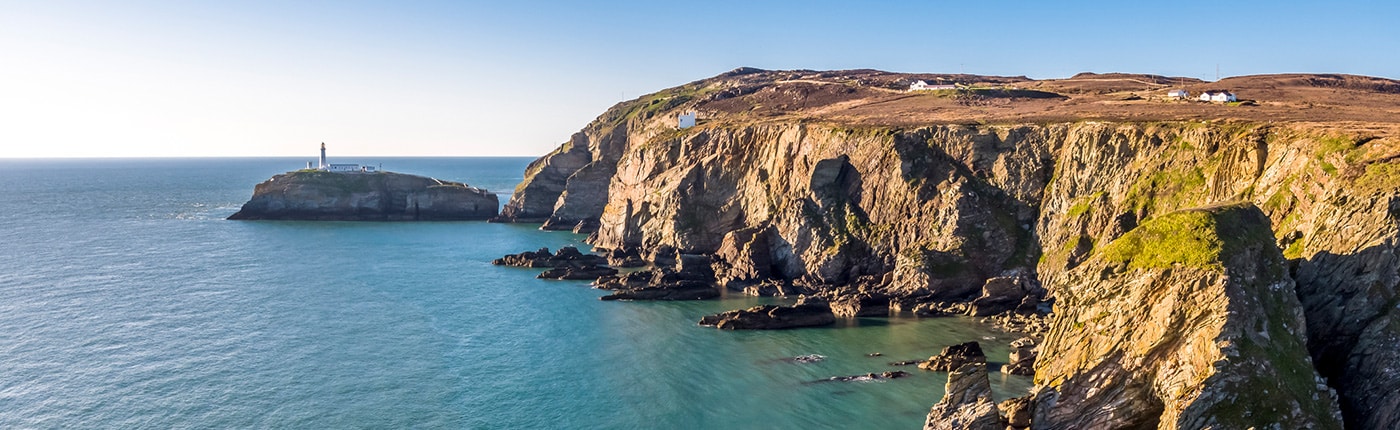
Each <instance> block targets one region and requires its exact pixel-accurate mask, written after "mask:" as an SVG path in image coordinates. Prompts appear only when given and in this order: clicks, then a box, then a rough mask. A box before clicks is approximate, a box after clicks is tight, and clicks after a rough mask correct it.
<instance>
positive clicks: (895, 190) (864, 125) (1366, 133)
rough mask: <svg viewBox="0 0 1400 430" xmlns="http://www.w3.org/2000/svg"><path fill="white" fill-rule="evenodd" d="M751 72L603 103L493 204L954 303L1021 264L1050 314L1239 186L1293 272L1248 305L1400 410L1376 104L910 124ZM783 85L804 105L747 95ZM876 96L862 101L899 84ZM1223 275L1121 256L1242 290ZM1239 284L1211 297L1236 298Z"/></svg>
mask: <svg viewBox="0 0 1400 430" xmlns="http://www.w3.org/2000/svg"><path fill="white" fill-rule="evenodd" d="M762 76H768V75H764V74H763V73H760V72H755V71H751V70H740V71H736V72H734V73H731V74H726V75H722V76H720V77H717V78H715V79H711V80H705V81H697V82H694V83H691V84H687V85H686V86H682V87H678V88H674V89H670V90H666V91H663V92H660V93H657V94H653V95H649V96H646V97H643V98H641V99H638V100H635V101H632V102H628V103H623V104H619V105H618V106H615V107H614V108H612V109H610V110H609V111H608V112H606V113H605V114H604V115H603V116H601V117H599V119H598V120H597V121H595V122H594V123H593V124H590V125H589V126H588V127H586V128H585V129H584V130H583V131H582V132H581V133H580V134H578V135H575V136H574V138H573V139H571V141H570V142H569V143H566V144H565V145H562V146H561V147H560V148H559V150H556V151H555V152H554V153H551V154H550V155H547V156H546V157H544V158H541V159H540V160H539V161H536V163H534V164H532V165H531V167H530V169H529V171H528V172H527V180H526V182H525V183H524V184H522V186H521V187H520V189H518V190H517V193H516V195H515V196H513V197H512V200H511V202H510V203H508V204H507V208H506V210H505V211H504V212H503V214H502V219H504V220H508V221H509V220H515V221H535V222H540V221H543V222H546V224H545V225H546V227H549V228H575V227H579V226H580V225H582V226H583V227H590V226H593V225H596V227H597V231H596V233H594V235H593V236H591V237H590V242H592V243H593V244H595V245H596V246H597V247H599V248H602V249H611V250H620V251H627V252H635V253H636V254H638V255H644V256H645V255H661V254H666V253H671V254H670V255H673V253H674V252H676V251H679V252H680V253H686V254H709V255H715V256H716V257H717V259H718V260H719V263H718V264H716V268H717V270H718V272H719V273H718V274H717V275H718V278H719V279H721V280H730V281H735V282H738V283H739V284H743V283H745V282H757V281H760V280H763V279H770V278H771V279H776V280H780V281H789V282H793V283H796V284H801V285H802V286H804V288H805V289H807V290H809V291H816V292H821V291H852V289H851V286H858V287H859V288H858V290H859V291H861V292H862V294H875V295H888V296H890V297H893V298H895V299H896V300H902V301H906V302H907V301H913V302H920V301H935V300H937V301H971V300H973V299H976V298H977V296H979V295H980V294H981V293H982V292H983V291H984V290H986V289H984V288H983V286H984V283H986V281H987V280H988V279H992V278H1005V277H1019V276H1029V277H1031V278H1033V279H1039V280H1040V281H1042V282H1043V283H1044V285H1045V286H1046V287H1047V288H1048V290H1049V291H1048V293H1047V295H1048V296H1049V298H1053V299H1056V300H1060V302H1058V303H1056V310H1057V314H1058V315H1057V318H1064V315H1069V314H1071V313H1074V314H1075V315H1078V314H1077V313H1075V312H1078V311H1077V310H1075V309H1073V307H1076V306H1088V305H1090V304H1091V303H1090V302H1092V301H1094V300H1095V299H1085V297H1096V296H1094V295H1093V294H1090V293H1089V292H1087V291H1080V290H1079V289H1081V288H1090V287H1089V286H1086V285H1083V284H1081V283H1080V282H1078V281H1075V280H1083V279H1084V277H1085V276H1087V275H1084V274H1082V273H1080V272H1081V271H1077V269H1078V268H1079V267H1080V266H1081V265H1084V264H1087V263H1086V262H1089V261H1090V260H1091V259H1092V258H1093V257H1094V256H1095V255H1098V254H1101V253H1102V252H1103V248H1104V246H1105V244H1109V243H1114V242H1115V241H1117V240H1119V239H1120V238H1122V237H1124V235H1125V234H1128V232H1130V231H1134V230H1135V229H1138V228H1139V227H1140V226H1141V225H1146V224H1148V223H1149V222H1151V221H1152V220H1154V219H1157V218H1160V217H1163V216H1165V215H1166V214H1170V213H1173V212H1175V211H1178V210H1181V209H1187V208H1194V207H1202V206H1210V205H1216V204H1221V203H1228V202H1248V203H1251V204H1253V205H1255V206H1257V207H1258V208H1260V210H1261V211H1262V213H1263V214H1264V215H1265V216H1266V218H1260V219H1256V220H1254V221H1257V222H1258V223H1260V224H1262V225H1261V226H1260V227H1259V228H1262V229H1264V231H1266V232H1269V233H1271V234H1270V236H1271V237H1272V238H1273V240H1274V241H1275V243H1276V244H1277V245H1278V247H1279V248H1281V249H1283V252H1282V253H1283V255H1284V256H1285V257H1286V258H1288V259H1290V260H1288V262H1287V263H1286V264H1284V266H1286V267H1287V268H1288V269H1289V271H1290V273H1287V274H1285V275H1286V277H1287V279H1288V280H1286V281H1279V282H1278V283H1270V284H1266V285H1275V284H1279V283H1282V284H1288V285H1289V288H1291V289H1296V292H1297V294H1296V295H1297V298H1298V299H1299V300H1300V302H1301V307H1302V310H1303V315H1304V317H1305V318H1304V321H1305V322H1304V323H1299V322H1298V321H1296V320H1293V319H1291V318H1292V317H1291V316H1290V315H1288V314H1287V312H1284V313H1283V314H1277V315H1275V314H1272V313H1271V314H1269V316H1267V317H1265V319H1266V320H1267V321H1270V324H1274V323H1277V322H1279V321H1288V324H1289V326H1288V333H1289V334H1290V336H1292V335H1293V334H1296V337H1290V339H1293V341H1290V342H1293V343H1298V344H1303V343H1304V342H1306V345H1307V349H1308V351H1309V352H1310V353H1311V356H1312V359H1313V362H1314V363H1315V364H1316V366H1317V369H1318V372H1319V373H1320V374H1321V375H1322V376H1323V377H1325V378H1326V380H1327V382H1328V383H1329V384H1331V386H1332V387H1335V388H1336V390H1337V392H1338V394H1339V395H1340V402H1341V406H1342V411H1343V412H1344V415H1345V417H1346V420H1347V423H1348V425H1349V426H1357V427H1358V428H1363V426H1364V427H1371V428H1374V427H1394V426H1400V422H1397V421H1396V420H1397V419H1400V418H1397V416H1398V415H1400V414H1398V413H1397V412H1396V405H1397V403H1400V394H1396V393H1393V392H1389V391H1391V390H1381V389H1377V388H1376V387H1378V385H1377V384H1381V383H1384V382H1385V381H1390V379H1387V378H1393V376H1390V375H1393V372H1391V373H1387V371H1388V369H1391V368H1394V367H1395V366H1396V365H1397V364H1400V356H1397V355H1400V354H1397V353H1396V352H1394V348H1387V347H1385V345H1388V344H1387V343H1385V342H1390V341H1392V340H1393V339H1394V338H1395V337H1396V333H1397V329H1396V327H1397V325H1396V323H1397V321H1400V319H1397V318H1400V314H1397V310H1396V303H1397V298H1396V291H1397V288H1400V274H1397V267H1400V261H1397V260H1396V258H1397V257H1396V254H1395V251H1396V249H1395V248H1396V246H1397V242H1398V241H1400V221H1398V220H1400V139H1397V137H1396V136H1400V133H1397V130H1400V127H1397V126H1396V125H1395V124H1375V123H1327V124H1318V123H1305V122H1287V123H1273V124H1271V123H1266V122H1260V121H1252V120H1228V118H1229V115H1230V114H1229V112H1230V111H1222V112H1225V113H1222V114H1220V115H1222V116H1223V117H1225V118H1227V119H1226V120H1219V119H1217V120H1207V121H1199V120H1198V121H1151V120H1116V121H1079V120H1062V121H1038V122H1029V123H1007V124H996V125H984V124H969V123H963V124H952V123H930V124H913V125H910V124H907V121H905V120H901V119H899V118H900V114H899V112H902V111H897V110H891V112H892V113H891V114H890V116H888V117H885V120H872V119H870V118H865V117H863V119H860V120H859V121H856V120H851V121H849V122H848V121H845V120H843V118H844V117H840V116H836V115H833V114H829V113H826V112H829V111H830V110H832V109H848V110H849V109H856V108H851V107H850V106H854V105H852V103H858V102H860V100H854V99H850V100H848V99H840V98H837V99H833V100H834V101H831V100H825V101H824V100H817V99H816V98H815V97H816V96H814V95H812V94H817V93H814V92H812V91H815V90H811V89H810V87H811V86H812V85H814V84H811V85H809V84H810V83H803V84H801V85H805V86H796V85H798V84H797V83H792V84H789V83H785V82H796V81H792V80H789V81H772V82H769V81H763V82H758V81H762V79H760V77H762ZM785 78H791V76H787V75H784V76H780V77H777V78H773V79H785ZM770 81H771V79H770ZM755 82H758V83H755ZM764 82H767V83H764ZM841 85H847V86H848V87H849V86H850V85H856V86H855V87H852V88H854V89H851V90H850V91H852V92H851V94H855V95H857V96H859V95H861V94H866V93H872V92H875V91H876V90H878V88H877V89H870V88H865V87H860V86H859V85H858V84H850V83H844V84H841ZM822 88H830V85H826V86H825V87H822ZM804 91H805V92H804ZM830 91H835V92H837V93H839V92H840V91H845V90H839V89H838V90H830ZM841 94H845V93H841ZM803 97H807V98H805V99H804V98H803ZM852 97H855V96H852ZM881 97H883V96H881ZM891 97H894V96H891ZM904 97H906V99H899V100H904V101H908V100H910V99H907V97H909V96H904ZM930 97H936V96H930ZM794 100H796V101H794ZM803 100H807V101H808V102H810V103H816V105H802V106H804V107H801V110H800V112H801V114H798V113H789V114H786V115H784V114H780V113H777V114H765V115H755V114H752V113H749V112H755V111H761V110H765V109H769V110H771V109H772V106H773V105H772V104H773V103H779V104H780V105H782V106H796V105H794V103H799V104H800V103H803ZM843 100H844V101H843ZM882 100H884V99H882ZM889 100H890V101H888V102H881V103H885V104H884V105H890V104H893V103H903V102H902V101H896V100H895V99H889ZM974 101H975V100H974ZM821 103H828V104H821ZM1035 103H1041V102H1040V101H1037V102H1035ZM735 106H740V107H742V106H749V108H744V109H738V108H736V107H735ZM813 106H815V107H813ZM791 109H793V111H792V112H798V111H799V110H798V108H797V107H794V108H791ZM861 109H866V111H868V110H869V109H873V108H861ZM891 109H892V108H891ZM938 109H942V108H938ZM968 109H983V108H976V107H972V108H968ZM1174 109H1175V108H1174ZM1241 109H1244V108H1241ZM687 110H697V111H700V112H701V113H702V115H701V118H702V121H701V124H700V125H699V126H697V127H695V128H691V129H686V130H677V129H675V127H674V118H675V114H676V113H678V112H681V111H687ZM984 110H985V109H984ZM862 112H865V111H862ZM1246 117H1247V116H1246ZM877 119H878V118H877ZM881 121H884V122H881ZM1246 218H1248V217H1246ZM595 222H596V224H593V223H595ZM589 229H590V228H585V229H584V230H585V231H587V230H589ZM663 250H664V251H666V252H661V251H663ZM1265 254H1267V253H1266V252H1264V251H1259V252H1258V253H1256V254H1252V255H1257V256H1264V255H1265ZM1259 264H1264V263H1262V262H1261V263H1259ZM1271 267H1272V266H1271ZM1240 270H1244V269H1240ZM1270 270H1272V268H1259V269H1258V270H1256V272H1258V273H1265V272H1269V271H1270ZM1221 273H1222V272H1208V271H1201V270H1197V269H1192V268H1182V269H1180V270H1168V271H1164V272H1163V273H1157V274H1153V275H1151V276H1148V275H1146V274H1142V275H1141V276H1148V278H1152V279H1155V280H1154V281H1152V282H1167V281H1168V280H1180V281H1183V282H1185V281H1189V282H1193V283H1194V282H1204V283H1205V285H1212V286H1215V287H1216V289H1217V290H1219V294H1225V295H1227V296H1228V294H1234V293H1229V292H1230V291H1235V292H1240V294H1244V295H1249V294H1254V293H1262V290H1259V289H1258V288H1254V287H1246V286H1243V285H1244V284H1238V285H1237V281H1239V279H1240V278H1239V277H1238V276H1235V275H1229V276H1227V275H1224V274H1221ZM1269 273H1272V272H1269ZM1024 274H1029V275H1024ZM1003 275H1005V276H1003ZM1125 276H1126V275H1125ZM1134 276H1137V275H1134ZM1257 276H1264V275H1262V274H1260V275H1257ZM1270 276H1272V275H1270ZM1154 277H1155V278H1154ZM1148 278H1143V279H1142V281H1143V282H1146V281H1147V280H1149V279H1148ZM1295 279H1296V281H1294V280H1295ZM1115 282H1117V281H1115ZM1251 282H1253V281H1251ZM1032 284H1034V282H1032ZM1248 285H1251V286H1257V285H1255V284H1252V283H1251V284H1248ZM1294 285H1296V287H1294ZM1280 288H1283V287H1280ZM771 290H772V289H759V288H753V289H750V290H749V291H756V292H759V291H771ZM1030 290H1033V288H1028V289H1024V290H1023V291H1030ZM1270 291H1272V290H1270ZM1157 294H1165V293H1153V295H1150V296H1151V297H1159V296H1158V295H1157ZM1172 294H1175V293H1172ZM1143 297H1148V296H1143ZM1013 299H1014V298H1013ZM1237 299H1238V300H1232V301H1228V303H1229V306H1237V305H1238V304H1239V303H1243V302H1242V300H1246V299H1245V298H1237ZM1255 299H1256V300H1263V298H1255ZM1270 300H1274V299H1270ZM1122 305H1123V306H1126V307H1128V309H1130V310H1137V311H1144V312H1147V311H1149V310H1150V309H1156V308H1154V307H1153V303H1145V302H1123V303H1122ZM1222 306H1226V305H1223V304H1222ZM1230 309H1232V308H1228V307H1226V308H1220V309H1216V310H1214V311H1212V312H1216V311H1218V312H1225V313H1227V314H1228V313H1229V312H1232V311H1230ZM1162 312H1168V311H1162ZM1172 312H1186V311H1185V310H1172V311H1170V312H1168V313H1172ZM1290 312H1291V311H1290ZM1208 314H1211V315H1214V313H1208ZM1062 322H1063V321H1060V322H1057V323H1056V324H1061V323H1062ZM1295 323H1296V324H1295ZM1225 324H1226V326H1229V327H1235V325H1234V324H1237V323H1236V322H1235V321H1233V320H1231V321H1228V322H1227V323H1225ZM1238 324H1243V323H1238ZM1299 325H1302V326H1305V327H1299ZM1171 327H1176V326H1171ZM1174 330H1175V329H1174ZM1209 330H1217V331H1219V330H1224V329H1221V328H1215V329H1209ZM1208 332H1209V331H1208V330H1207V331H1203V332H1201V333H1208ZM1184 335H1185V334H1184ZM1073 336H1081V337H1080V338H1076V339H1069V337H1073ZM1092 336H1093V333H1087V332H1079V331H1067V332H1065V333H1064V334H1063V335H1062V339H1063V341H1064V342H1069V343H1068V344H1071V345H1080V344H1082V342H1083V340H1084V339H1088V338H1090V337H1092ZM1203 336H1204V335H1203ZM1193 345H1194V343H1193ZM1201 345H1204V343H1201ZM1291 345H1292V344H1291V343H1290V344H1288V345H1285V346H1281V347H1289V346H1291ZM1218 348H1224V347H1218ZM1193 351H1196V350H1193ZM1289 353H1290V354H1291V353H1292V352H1289ZM1200 354H1201V357H1215V355H1210V354H1214V353H1213V352H1210V351H1206V350H1201V351H1200ZM1200 359H1201V360H1206V359H1207V358H1200ZM1290 360H1291V359H1290ZM1295 362H1296V360H1294V361H1289V363H1295ZM1139 364H1140V363H1139ZM1047 366H1048V365H1047ZM1205 366H1206V367H1210V366H1209V365H1205ZM1134 369H1139V368H1138V367H1134ZM1042 379H1043V380H1046V379H1044V378H1042ZM1148 380H1150V378H1149V379H1142V380H1140V381H1148ZM1047 381H1048V380H1047ZM1200 389H1201V388H1200V386H1199V384H1198V386H1196V387H1194V388H1189V390H1198V391H1199V390H1200ZM1189 390H1188V391H1189ZM1173 395H1178V397H1179V396H1180V395H1185V394H1182V393H1176V394H1173ZM1178 397H1173V398H1178ZM1188 403H1189V404H1197V403H1190V402H1188ZM1163 407H1165V406H1163ZM1300 407H1301V406H1300ZM1149 409H1150V408H1149ZM1304 410H1310V409H1307V408H1304ZM1324 415H1325V414H1324ZM1158 417H1161V416H1160V415H1158ZM1166 419H1177V418H1171V417H1166V418H1159V420H1166ZM1319 422H1321V421H1319Z"/></svg>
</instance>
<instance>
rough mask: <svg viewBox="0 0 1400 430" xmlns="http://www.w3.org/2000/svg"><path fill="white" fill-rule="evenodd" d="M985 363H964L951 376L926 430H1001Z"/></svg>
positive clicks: (925, 426) (930, 416) (930, 415)
mask: <svg viewBox="0 0 1400 430" xmlns="http://www.w3.org/2000/svg"><path fill="white" fill-rule="evenodd" d="M1001 428H1002V425H1001V416H1000V414H999V413H998V412H997V404H996V402H994V401H993V400H992V384H991V382H989V381H988V380H987V364H986V363H965V364H963V365H962V366H959V367H958V368H957V369H954V370H953V371H952V372H949V373H948V384H947V386H946V388H945V389H944V394H943V399H942V400H940V401H939V402H938V404H935V405H933V409H931V410H929V413H928V418H927V419H925V421H924V430H1001Z"/></svg>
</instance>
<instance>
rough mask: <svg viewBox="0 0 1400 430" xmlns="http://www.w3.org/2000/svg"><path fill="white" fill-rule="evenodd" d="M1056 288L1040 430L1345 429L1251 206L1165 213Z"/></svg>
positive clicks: (1043, 368) (1040, 371)
mask: <svg viewBox="0 0 1400 430" xmlns="http://www.w3.org/2000/svg"><path fill="white" fill-rule="evenodd" d="M1060 282H1061V284H1060V285H1057V286H1055V287H1057V288H1056V290H1057V291H1059V292H1060V296H1059V298H1060V299H1061V300H1062V301H1063V306H1060V307H1059V308H1060V309H1062V311H1061V312H1060V313H1058V314H1056V316H1055V319H1054V321H1053V323H1052V328H1051V332H1050V334H1049V335H1048V336H1047V338H1046V341H1045V344H1044V345H1043V346H1042V347H1041V348H1042V350H1041V353H1040V354H1041V355H1040V358H1039V360H1038V361H1037V362H1036V382H1037V385H1038V386H1039V387H1040V391H1039V393H1038V394H1037V397H1036V402H1037V405H1038V406H1037V408H1036V418H1035V420H1034V424H1035V427H1036V428H1066V429H1067V428H1131V427H1156V428H1161V429H1168V428H1171V429H1176V428H1239V429H1244V428H1250V427H1254V428H1340V427H1341V420H1340V418H1341V416H1340V413H1339V410H1338V408H1337V404H1336V402H1335V400H1334V394H1333V393H1332V391H1331V390H1330V389H1328V388H1327V386H1326V385H1325V384H1323V383H1322V379H1321V378H1320V377H1318V375H1317V373H1316V372H1315V371H1314V370H1313V366H1312V361H1311V359H1310V357H1309V356H1308V352H1307V348H1306V342H1307V337H1306V333H1305V332H1306V331H1305V323H1304V321H1303V318H1302V308H1301V306H1300V305H1299V303H1298V299H1297V297H1296V295H1295V294H1296V293H1295V291H1294V282H1293V280H1292V278H1290V277H1289V274H1288V271H1287V269H1286V267H1285V266H1284V264H1283V257H1282V255H1281V254H1280V252H1279V250H1278V248H1277V247H1276V246H1275V245H1274V242H1273V240H1272V235H1271V234H1270V224H1269V219H1268V217H1266V216H1265V215H1264V214H1263V212H1261V211H1260V210H1259V209H1258V208H1255V207H1254V206H1253V205H1250V204H1247V203H1246V204H1233V205H1225V206H1215V207H1207V208H1199V209H1190V210H1184V211H1180V212H1174V213H1170V214H1166V215H1163V216H1161V217H1158V218H1156V219H1154V220H1152V221H1149V222H1146V223H1144V224H1143V225H1141V226H1139V227H1138V228H1136V229H1134V230H1132V231H1129V232H1128V233H1127V234H1125V235H1124V236H1123V237H1122V238H1120V239H1118V240H1116V241H1114V242H1112V243H1109V244H1108V245H1106V246H1105V247H1103V249H1102V250H1100V251H1099V252H1096V253H1095V254H1094V255H1092V256H1091V257H1090V258H1089V259H1088V260H1086V261H1085V262H1084V263H1083V264H1081V265H1080V266H1079V267H1077V268H1076V269H1074V270H1073V271H1071V272H1070V273H1069V275H1068V276H1066V277H1064V278H1062V280H1061V281H1060Z"/></svg>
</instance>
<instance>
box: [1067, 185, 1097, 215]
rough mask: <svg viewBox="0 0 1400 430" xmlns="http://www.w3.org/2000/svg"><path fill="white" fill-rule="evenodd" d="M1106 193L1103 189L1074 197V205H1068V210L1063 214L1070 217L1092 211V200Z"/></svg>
mask: <svg viewBox="0 0 1400 430" xmlns="http://www.w3.org/2000/svg"><path fill="white" fill-rule="evenodd" d="M1106 194H1107V193H1105V192H1103V191H1099V192H1097V193H1094V194H1090V195H1087V196H1084V197H1080V198H1078V199H1075V201H1074V205H1073V206H1070V207H1069V212H1066V213H1065V215H1066V216H1068V217H1070V218H1079V217H1081V216H1085V215H1089V214H1091V213H1093V212H1094V202H1096V201H1098V200H1099V199H1102V198H1103V196H1105V195H1106Z"/></svg>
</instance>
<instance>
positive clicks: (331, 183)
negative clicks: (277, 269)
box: [228, 143, 500, 221]
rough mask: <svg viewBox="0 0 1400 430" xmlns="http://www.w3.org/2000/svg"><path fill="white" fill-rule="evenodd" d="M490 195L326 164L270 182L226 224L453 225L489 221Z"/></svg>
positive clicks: (493, 199) (494, 200)
mask: <svg viewBox="0 0 1400 430" xmlns="http://www.w3.org/2000/svg"><path fill="white" fill-rule="evenodd" d="M499 207H500V200H499V198H498V197H497V196H496V194H494V193H491V192H489V191H486V190H483V189H480V188H476V187H473V186H470V185H467V184H464V183H460V182H451V181H443V180H439V179H434V178H429V177H425V176H417V175H409V174H404V173H394V172H385V171H382V170H380V169H378V168H375V167H373V166H360V165H358V164H332V163H327V162H326V144H325V143H322V144H321V157H320V160H319V163H318V165H317V167H315V168H313V167H311V163H310V162H308V163H307V168H306V169H303V170H297V171H293V172H287V173H284V174H280V175H276V176H273V177H272V178H271V179H268V180H267V181H264V182H263V183H261V184H258V185H257V187H255V188H254V189H253V197H252V198H251V199H249V200H248V202H247V203H244V204H243V208H242V209H240V210H239V211H238V212H237V213H234V214H233V215H231V216H229V217H228V219H231V220H309V221H455V220H485V219H489V218H492V217H495V216H496V214H497V211H498V209H499Z"/></svg>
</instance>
